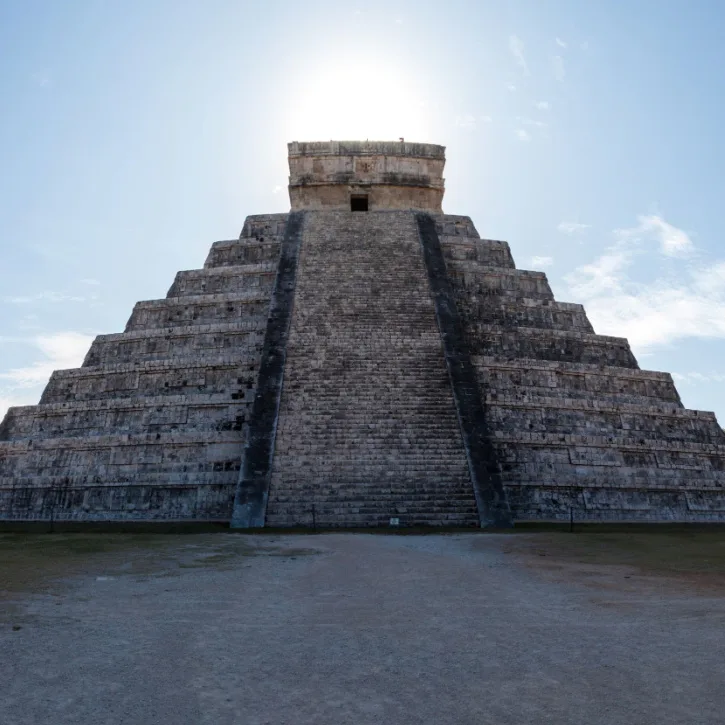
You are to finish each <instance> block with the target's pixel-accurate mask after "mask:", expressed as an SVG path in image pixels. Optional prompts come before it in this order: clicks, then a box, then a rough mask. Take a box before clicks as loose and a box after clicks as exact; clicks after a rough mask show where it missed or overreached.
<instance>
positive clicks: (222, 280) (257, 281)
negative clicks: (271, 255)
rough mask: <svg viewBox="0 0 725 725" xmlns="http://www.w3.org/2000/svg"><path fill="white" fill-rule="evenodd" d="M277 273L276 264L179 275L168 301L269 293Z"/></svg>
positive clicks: (266, 263)
mask: <svg viewBox="0 0 725 725" xmlns="http://www.w3.org/2000/svg"><path fill="white" fill-rule="evenodd" d="M276 273H277V269H276V266H275V265H274V263H272V262H264V263H259V264H243V265H237V266H229V267H210V268H205V269H193V270H188V271H185V272H178V273H177V274H176V278H175V279H174V283H173V284H172V285H171V288H170V289H169V292H168V294H167V297H188V296H191V295H211V294H213V295H216V294H240V293H243V292H254V291H264V292H267V293H269V292H270V291H271V289H272V285H273V284H274V277H275V275H276Z"/></svg>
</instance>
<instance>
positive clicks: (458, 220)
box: [431, 214, 479, 239]
mask: <svg viewBox="0 0 725 725" xmlns="http://www.w3.org/2000/svg"><path fill="white" fill-rule="evenodd" d="M431 216H432V217H433V220H434V221H435V225H436V231H437V232H438V235H439V236H445V237H469V238H471V239H478V238H479V237H478V232H477V231H476V227H475V226H474V224H473V221H472V219H471V217H468V216H461V215H460V214H431Z"/></svg>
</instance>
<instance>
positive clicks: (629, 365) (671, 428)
mask: <svg viewBox="0 0 725 725" xmlns="http://www.w3.org/2000/svg"><path fill="white" fill-rule="evenodd" d="M289 151H290V194H291V200H292V207H293V209H294V210H295V211H294V214H295V215H297V216H296V218H297V219H298V221H299V220H301V219H302V218H303V217H304V224H302V225H301V226H300V228H304V233H303V234H302V238H301V241H300V246H299V249H300V267H299V274H292V275H288V276H287V277H285V278H284V280H281V278H280V270H282V268H283V266H284V264H286V262H285V261H284V260H285V256H284V255H281V254H280V250H281V249H282V248H283V241H284V240H285V239H286V238H287V237H286V235H287V236H288V231H289V228H290V227H291V223H290V222H289V219H290V217H289V215H288V214H266V215H258V216H250V217H248V218H247V220H246V221H245V224H244V228H243V230H242V233H241V235H240V237H239V239H235V240H225V241H219V242H216V243H214V244H213V245H212V247H211V250H210V252H209V255H208V257H207V259H206V262H205V264H204V267H203V268H202V269H197V270H187V271H182V272H179V273H178V274H177V275H176V278H175V280H174V282H173V284H172V285H171V287H170V289H169V292H168V294H167V296H166V298H164V299H160V300H147V301H142V302H139V303H137V305H136V306H135V308H134V310H133V312H132V314H131V317H130V319H129V321H128V324H127V326H126V330H125V332H122V333H115V334H109V335H100V336H98V337H97V338H96V340H95V341H94V342H93V344H92V346H91V349H90V350H89V352H88V355H87V356H86V359H85V361H84V363H83V365H82V366H81V367H80V368H79V369H77V370H60V371H57V372H55V373H54V374H53V376H52V377H51V379H50V381H49V383H48V386H47V388H46V390H45V392H44V393H43V396H42V398H41V401H40V404H39V405H38V406H24V407H19V408H11V409H10V411H9V412H8V414H7V415H6V417H5V419H4V420H3V421H2V423H0V519H4V520H35V519H51V518H53V519H56V520H61V519H69V520H131V519H134V520H138V519H143V520H156V519H158V520H170V519H171V520H176V519H179V520H189V519H194V520H221V521H228V520H229V519H230V516H231V512H232V502H233V499H234V496H235V492H236V493H237V496H238V498H239V496H240V494H244V486H245V485H246V484H245V480H247V479H245V475H246V474H243V475H242V478H241V484H240V471H241V470H243V469H244V464H245V463H246V464H247V469H249V470H251V469H252V468H254V469H255V470H256V463H254V461H252V462H250V461H248V460H247V459H246V458H244V457H243V451H244V448H245V444H246V442H247V437H248V429H249V426H250V420H252V418H253V417H254V416H253V415H252V413H253V410H254V408H253V406H254V405H255V401H257V403H256V404H257V407H259V406H260V405H262V407H263V406H264V405H266V403H264V400H266V398H264V400H262V402H260V397H259V395H258V393H259V390H258V386H259V376H260V367H263V365H262V362H261V361H262V359H263V354H264V349H265V345H266V341H267V340H268V339H270V335H272V336H273V333H274V330H275V329H276V328H275V325H277V324H278V319H277V318H276V317H275V314H276V313H275V309H276V307H275V306H274V305H272V307H270V301H271V300H273V299H274V297H273V295H274V294H275V293H274V290H275V289H277V287H280V289H283V290H284V294H285V296H286V297H285V298H286V300H287V302H286V303H285V304H287V303H288V304H289V312H290V315H291V318H290V319H292V325H291V328H290V329H291V337H290V342H289V345H286V344H285V343H284V340H282V338H279V339H278V344H277V346H276V347H274V349H273V350H271V352H270V351H269V350H268V351H267V352H268V354H269V355H270V356H271V357H270V358H269V360H268V362H270V363H274V365H272V367H274V366H275V365H276V368H275V369H277V368H278V369H279V371H281V372H279V375H278V376H277V377H278V382H279V383H280V384H281V385H282V384H283V385H284V387H283V388H280V389H281V390H282V396H281V415H280V417H279V418H277V417H276V407H275V409H274V410H272V409H271V408H270V410H269V411H265V410H262V411H261V412H262V413H265V416H262V417H264V418H265V420H267V422H268V423H269V425H268V426H267V427H268V429H269V430H268V432H267V434H265V435H267V440H268V442H269V443H270V445H269V446H268V449H269V454H268V455H267V458H268V460H267V462H266V464H265V466H266V468H264V467H262V468H264V471H263V472H262V473H263V474H264V475H262V473H260V474H259V476H257V478H260V477H261V478H264V476H267V479H266V483H265V484H264V487H263V488H264V492H265V493H264V496H265V497H266V495H267V493H269V495H270V497H271V498H270V504H269V510H268V511H267V514H268V515H267V524H268V525H279V526H288V525H300V526H308V525H312V523H313V519H314V523H315V525H318V526H324V525H328V526H371V525H387V524H388V523H389V521H390V519H391V518H393V519H398V520H399V522H400V524H401V525H405V524H436V525H443V524H456V525H474V524H476V523H477V522H478V521H479V518H481V519H482V518H484V517H482V516H481V511H480V506H479V507H478V508H479V510H477V507H476V505H475V500H474V495H473V488H474V487H473V485H472V479H471V475H470V471H471V470H472V469H471V466H472V465H473V463H472V460H473V458H475V456H472V455H471V454H470V446H469V448H466V447H465V446H464V445H463V440H464V439H465V438H466V430H467V429H466V422H465V421H462V420H461V419H460V410H459V414H458V415H457V412H456V407H455V405H454V400H455V396H454V395H453V392H452V391H453V390H454V389H455V381H454V380H453V376H451V375H450V367H448V368H447V367H446V362H445V361H446V360H448V357H446V356H445V355H444V350H445V349H448V348H447V347H446V344H448V343H450V339H448V338H446V336H447V335H450V334H451V333H450V331H447V330H446V329H444V327H443V326H442V325H439V324H438V323H437V319H438V322H440V319H441V316H440V315H438V318H436V314H435V311H434V305H433V296H434V295H436V294H437V293H436V292H435V291H432V287H431V285H432V282H431V279H429V278H427V275H426V267H425V264H424V259H423V256H422V254H421V247H420V237H419V236H418V230H417V228H416V222H415V213H425V215H427V214H431V218H432V219H433V220H434V222H435V234H436V235H437V238H438V244H439V245H440V251H441V253H442V259H441V260H440V264H439V267H440V270H439V273H440V274H443V275H444V276H445V279H443V277H441V281H443V282H445V285H444V286H445V287H446V289H447V290H448V294H447V295H446V300H445V303H444V305H447V306H448V311H449V312H451V313H455V315H453V317H455V319H456V320H457V323H456V324H457V325H459V327H460V329H461V330H462V334H461V335H460V336H459V337H460V341H459V342H460V344H458V350H459V352H460V351H462V352H463V353H464V355H463V357H465V359H466V361H467V363H466V364H467V365H468V370H469V372H470V373H471V375H470V378H471V380H472V381H473V383H472V385H473V386H474V387H475V385H476V384H477V385H478V394H479V395H480V400H479V401H477V402H478V403H480V408H482V409H483V410H485V428H486V430H487V434H486V440H487V441H488V442H487V444H486V445H490V446H491V448H490V451H489V453H487V454H486V456H485V457H484V458H483V459H485V461H486V465H487V466H488V467H489V469H490V472H491V473H492V474H495V476H494V477H495V478H497V480H500V481H501V482H502V486H503V488H502V490H503V492H504V493H505V497H506V499H507V506H510V510H511V512H512V515H513V517H514V518H515V519H516V520H530V519H534V520H540V519H566V518H568V517H569V516H570V515H571V514H572V512H573V511H575V512H576V518H577V520H625V521H626V520H637V521H667V520H677V521H722V520H725V434H723V431H722V429H721V428H720V427H719V425H718V423H717V420H716V419H715V416H714V415H713V414H712V413H706V412H702V411H690V410H686V409H684V408H683V406H682V403H681V401H680V398H679V395H678V393H677V390H676V388H675V385H674V383H673V381H672V378H671V376H670V375H668V374H666V373H659V372H653V371H647V370H640V369H639V366H638V363H637V360H636V359H635V357H634V355H633V354H632V351H631V349H630V347H629V344H628V342H627V340H625V339H623V338H618V337H609V336H602V335H597V334H595V331H594V330H593V329H592V326H591V324H590V322H589V320H588V318H587V315H586V312H585V310H584V308H583V307H582V306H581V305H578V304H573V303H568V302H560V301H557V300H555V299H554V295H553V293H552V291H551V288H550V286H549V283H548V281H547V278H546V275H545V274H543V273H541V272H536V271H526V270H519V269H517V268H516V265H515V262H514V259H513V256H512V254H511V250H510V248H509V246H508V244H507V243H506V242H503V241H497V240H489V239H480V238H479V235H478V233H477V231H476V229H475V227H474V225H473V222H472V221H471V220H470V219H469V218H468V217H465V216H454V215H444V214H442V213H440V208H441V207H440V201H441V198H442V195H443V177H442V172H443V164H444V162H445V158H444V149H443V147H440V146H433V145H430V144H410V143H406V142H400V143H399V142H324V143H310V144H298V143H295V144H291V145H290V149H289ZM353 196H366V197H367V203H368V208H369V211H367V212H363V211H351V206H350V205H351V203H352V197H353ZM414 210H419V211H418V212H415V211H414ZM420 210H422V211H420ZM426 218H427V217H426ZM270 310H271V311H272V313H271V315H270ZM449 317H450V316H449ZM442 336H443V337H442ZM285 339H286V338H285ZM444 343H446V344H444ZM448 347H450V345H449V346H448ZM285 355H287V356H288V357H287V361H286V363H285V362H284V357H285ZM263 383H264V380H263ZM452 386H453V387H452ZM469 392H470V391H469ZM272 397H274V396H272ZM272 397H270V398H269V399H270V400H272ZM276 399H277V400H279V396H277V398H276ZM258 412H259V411H258ZM266 413H269V415H267V414H266ZM257 418H259V416H257V417H256V418H255V420H256V419H257ZM462 431H463V433H464V435H463V437H462ZM275 434H276V438H275ZM466 451H468V454H469V455H468V456H467V455H466ZM259 470H260V471H262V469H261V468H260V469H259ZM248 472H249V471H248ZM257 473H259V471H258V472H257ZM257 473H255V476H256V475H257ZM268 474H269V475H268ZM250 475H251V474H250ZM252 478H254V476H252V477H251V478H250V479H249V480H251V479H252ZM261 478H260V480H261ZM270 481H271V487H270V486H269V483H270ZM242 498H244V496H243V495H242ZM479 498H480V497H479ZM264 501H266V498H264ZM479 503H480V502H479ZM313 506H314V514H313ZM261 511H262V514H261V516H262V518H259V517H257V520H258V521H263V520H264V517H263V514H264V506H262V508H261Z"/></svg>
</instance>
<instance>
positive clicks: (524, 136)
mask: <svg viewBox="0 0 725 725" xmlns="http://www.w3.org/2000/svg"><path fill="white" fill-rule="evenodd" d="M516 136H517V137H518V139H519V141H531V134H530V133H529V132H528V131H527V130H526V129H525V128H517V129H516Z"/></svg>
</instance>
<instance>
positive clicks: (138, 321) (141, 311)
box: [126, 290, 269, 332]
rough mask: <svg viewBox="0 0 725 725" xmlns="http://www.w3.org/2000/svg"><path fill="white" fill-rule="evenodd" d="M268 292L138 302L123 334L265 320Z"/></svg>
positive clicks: (256, 291) (259, 291)
mask: <svg viewBox="0 0 725 725" xmlns="http://www.w3.org/2000/svg"><path fill="white" fill-rule="evenodd" d="M268 308H269V293H268V292H267V291H261V290H255V291H251V292H244V293H241V294H239V293H237V294H218V295H198V296H195V297H171V298H165V299H159V300H147V301H143V302H137V303H136V305H135V307H134V309H133V313H132V314H131V317H130V318H129V320H128V323H127V324H126V332H131V331H133V330H149V329H152V328H158V327H171V326H184V325H203V324H212V323H221V322H234V321H237V320H242V319H248V320H253V319H258V318H262V319H264V318H266V315H267V310H268Z"/></svg>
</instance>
